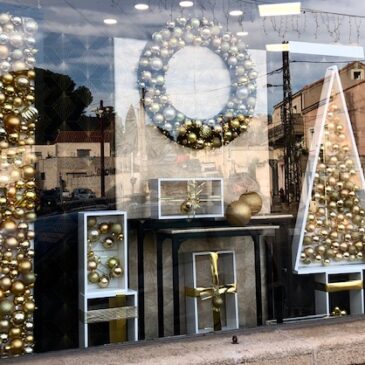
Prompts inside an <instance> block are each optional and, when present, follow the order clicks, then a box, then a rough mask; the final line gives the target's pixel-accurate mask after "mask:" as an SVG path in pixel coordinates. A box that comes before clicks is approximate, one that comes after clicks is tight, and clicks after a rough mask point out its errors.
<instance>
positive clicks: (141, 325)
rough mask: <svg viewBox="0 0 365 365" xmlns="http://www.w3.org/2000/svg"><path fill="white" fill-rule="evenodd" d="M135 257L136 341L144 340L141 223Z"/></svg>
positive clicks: (142, 238) (142, 232)
mask: <svg viewBox="0 0 365 365" xmlns="http://www.w3.org/2000/svg"><path fill="white" fill-rule="evenodd" d="M137 256H138V264H137V265H138V339H139V340H144V338H145V328H144V264H143V263H144V230H143V222H141V223H140V224H139V225H138V229H137Z"/></svg>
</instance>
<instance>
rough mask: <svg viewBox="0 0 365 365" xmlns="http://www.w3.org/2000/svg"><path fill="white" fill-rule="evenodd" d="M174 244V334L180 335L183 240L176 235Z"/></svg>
mask: <svg viewBox="0 0 365 365" xmlns="http://www.w3.org/2000/svg"><path fill="white" fill-rule="evenodd" d="M171 243H172V246H171V249H172V289H173V305H174V335H175V336H176V335H180V283H179V247H180V244H181V241H180V240H179V239H177V238H175V237H172V240H171Z"/></svg>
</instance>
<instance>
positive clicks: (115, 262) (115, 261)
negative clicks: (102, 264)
mask: <svg viewBox="0 0 365 365" xmlns="http://www.w3.org/2000/svg"><path fill="white" fill-rule="evenodd" d="M106 264H107V266H108V267H109V269H112V268H114V267H116V266H119V265H120V261H119V259H118V257H115V256H113V257H109V259H108V260H107V262H106Z"/></svg>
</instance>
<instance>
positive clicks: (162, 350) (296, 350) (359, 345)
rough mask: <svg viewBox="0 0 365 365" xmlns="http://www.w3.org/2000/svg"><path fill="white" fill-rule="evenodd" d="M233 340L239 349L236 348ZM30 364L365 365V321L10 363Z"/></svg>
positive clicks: (102, 349)
mask: <svg viewBox="0 0 365 365" xmlns="http://www.w3.org/2000/svg"><path fill="white" fill-rule="evenodd" d="M232 335H236V336H237V337H238V342H239V343H238V344H237V345H233V344H231V339H232ZM3 363H4V364H12V363H13V364H22V365H23V364H24V365H28V364H29V365H38V364H39V365H44V364H47V365H71V364H72V365H73V364H75V365H76V364H77V365H84V364H85V365H100V364H102V365H116V364H123V365H126V364H155V365H157V364H158V365H172V364H174V365H178V364H188V365H205V364H207V365H208V364H209V365H213V364H217V365H218V364H224V365H230V364H251V365H269V364H270V365H272V364H274V365H275V364H278V365H279V364H280V365H286V364H288V365H303V364H306V365H307V364H308V365H309V364H325V365H328V364H331V365H336V364H341V365H342V364H364V363H365V319H364V317H357V318H338V319H329V320H324V321H321V322H312V323H308V322H307V323H301V324H286V325H282V326H273V327H261V328H257V329H251V330H239V331H235V332H230V333H227V332H225V333H220V334H218V333H215V334H210V335H205V336H197V337H193V338H191V337H189V338H181V337H180V338H165V339H163V340H156V341H143V342H139V343H136V344H132V345H120V344H113V345H108V346H103V347H94V348H90V349H87V350H68V351H58V352H52V353H46V354H39V355H32V356H29V357H23V358H17V359H16V358H15V359H8V360H6V361H3Z"/></svg>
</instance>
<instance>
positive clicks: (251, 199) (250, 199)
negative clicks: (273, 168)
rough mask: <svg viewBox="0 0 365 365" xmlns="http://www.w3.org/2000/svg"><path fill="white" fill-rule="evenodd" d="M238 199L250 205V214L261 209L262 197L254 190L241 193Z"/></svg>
mask: <svg viewBox="0 0 365 365" xmlns="http://www.w3.org/2000/svg"><path fill="white" fill-rule="evenodd" d="M239 201H241V202H244V203H246V204H247V205H248V206H249V207H250V209H251V214H252V215H255V214H257V213H259V212H260V210H261V209H262V198H261V196H260V195H259V194H258V193H256V192H249V193H244V194H242V195H241V196H240V198H239Z"/></svg>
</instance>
